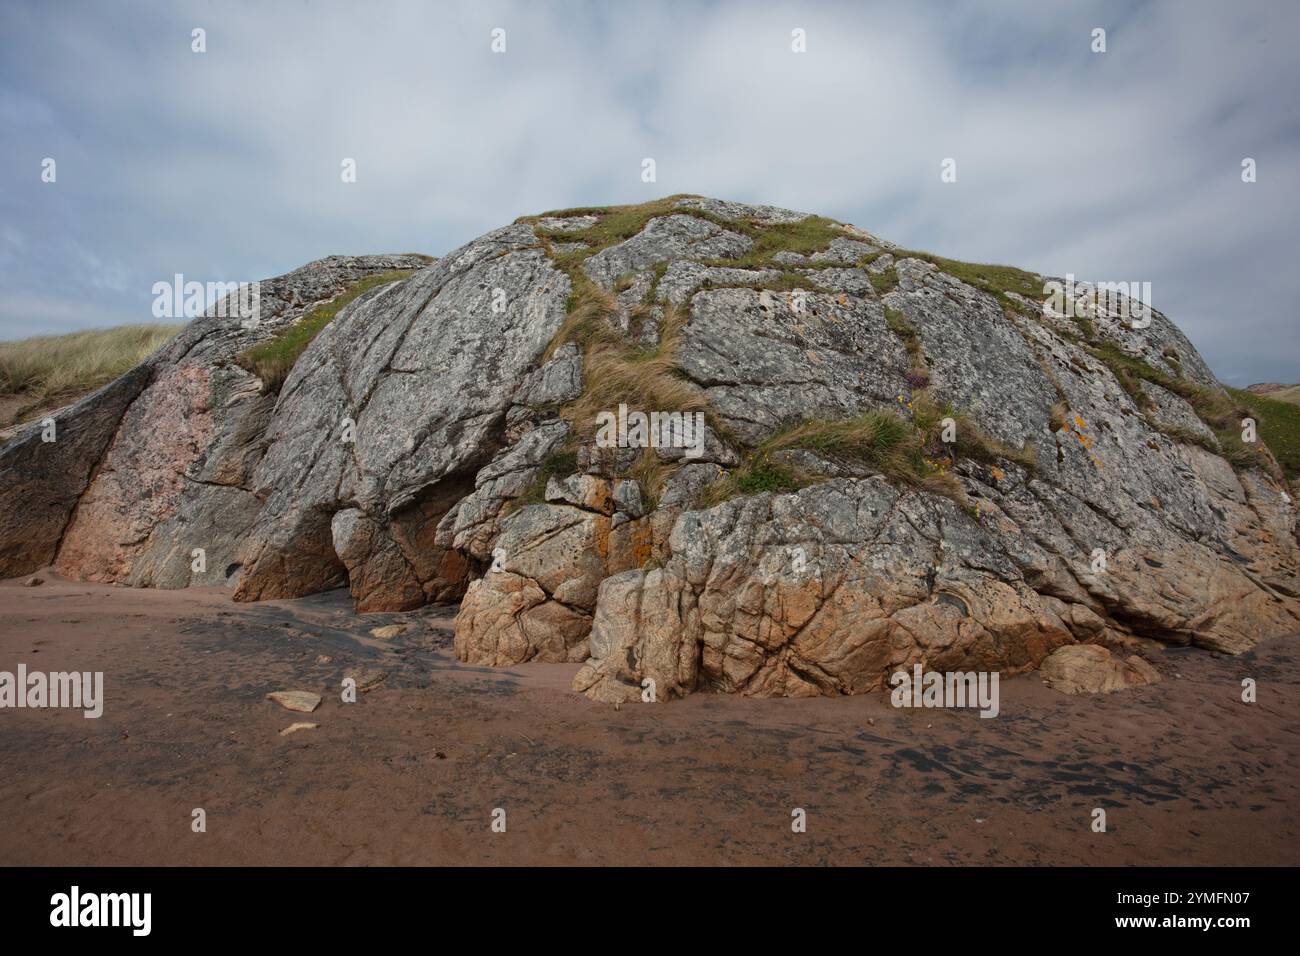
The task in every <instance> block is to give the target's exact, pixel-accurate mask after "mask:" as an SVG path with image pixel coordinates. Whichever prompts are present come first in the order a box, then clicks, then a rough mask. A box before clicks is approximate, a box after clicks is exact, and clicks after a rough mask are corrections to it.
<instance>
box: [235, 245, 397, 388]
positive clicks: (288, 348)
mask: <svg viewBox="0 0 1300 956" xmlns="http://www.w3.org/2000/svg"><path fill="white" fill-rule="evenodd" d="M415 271H416V270H414V269H392V270H390V271H388V272H381V273H378V274H377V275H372V276H366V277H365V278H364V279H359V280H358V281H356V282H354V283H353V284H352V285H350V286H349V287H348V288H347V290H346V291H344V292H343V293H341V294H340V295H338V296H335V297H334V298H333V299H331V300H330V301H329V302H326V303H324V304H322V305H318V306H316V308H314V309H312V310H311V312H309V313H308V314H307V315H305V316H303V317H302V318H301V319H299V320H298V321H297V322H295V323H294V324H293V325H291V326H289V327H288V328H286V329H284V330H283V331H282V332H281V333H280V334H279V335H277V336H276V337H275V338H273V339H270V340H268V341H266V342H262V343H261V344H260V345H255V346H253V347H252V348H250V349H245V350H244V351H243V352H241V353H240V354H239V355H238V356H236V358H235V362H236V363H237V364H238V365H239V366H240V367H241V368H243V369H245V370H246V371H248V372H251V373H252V374H254V375H256V376H257V377H258V378H260V379H261V380H262V390H263V391H264V392H279V391H280V387H281V386H282V385H283V384H284V380H285V379H286V378H288V377H289V371H290V369H292V368H293V366H294V363H295V362H297V361H298V357H299V356H301V355H302V353H303V352H305V351H306V350H307V346H309V345H311V343H312V340H313V339H314V338H316V336H317V335H319V334H320V331H321V329H323V328H325V326H327V325H329V324H330V323H331V322H332V321H334V317H335V316H336V315H338V314H339V312H341V311H342V310H343V309H344V307H345V306H347V305H349V304H350V303H352V302H353V301H354V300H356V299H357V298H358V297H359V296H360V295H362V294H363V293H366V292H369V291H370V290H371V289H374V288H377V287H379V286H381V285H387V284H388V283H390V282H397V281H399V280H401V279H406V278H407V277H409V276H411V275H413V274H414V273H415Z"/></svg>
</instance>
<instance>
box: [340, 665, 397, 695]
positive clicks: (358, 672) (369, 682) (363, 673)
mask: <svg viewBox="0 0 1300 956" xmlns="http://www.w3.org/2000/svg"><path fill="white" fill-rule="evenodd" d="M343 676H344V677H351V678H352V679H353V680H354V681H356V682H357V690H359V691H361V693H363V694H365V693H367V692H369V691H372V690H374V689H375V688H376V687H378V686H379V685H380V684H382V683H383V682H384V681H386V680H388V672H387V671H381V670H379V669H378V668H375V667H363V668H360V669H355V668H354V669H352V670H346V671H344V672H343Z"/></svg>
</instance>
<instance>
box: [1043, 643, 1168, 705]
mask: <svg viewBox="0 0 1300 956" xmlns="http://www.w3.org/2000/svg"><path fill="white" fill-rule="evenodd" d="M1042 674H1043V682H1044V683H1045V684H1047V686H1048V687H1051V688H1052V689H1053V690H1059V691H1061V692H1062V693H1064V694H1111V693H1114V692H1115V691H1117V690H1125V689H1127V688H1129V687H1142V686H1145V685H1146V684H1157V683H1159V682H1160V674H1159V672H1158V671H1157V670H1156V669H1155V668H1154V667H1152V666H1151V665H1150V664H1148V663H1147V662H1146V661H1145V660H1143V659H1142V658H1140V657H1138V656H1137V655H1136V654H1133V655H1130V656H1129V657H1127V658H1119V657H1116V656H1114V655H1112V654H1111V652H1110V651H1108V650H1106V648H1104V647H1099V646H1098V645H1096V644H1070V645H1068V646H1066V647H1060V648H1057V649H1056V650H1055V651H1053V652H1052V653H1051V654H1049V655H1048V656H1047V658H1046V659H1045V660H1044V661H1043V665H1042Z"/></svg>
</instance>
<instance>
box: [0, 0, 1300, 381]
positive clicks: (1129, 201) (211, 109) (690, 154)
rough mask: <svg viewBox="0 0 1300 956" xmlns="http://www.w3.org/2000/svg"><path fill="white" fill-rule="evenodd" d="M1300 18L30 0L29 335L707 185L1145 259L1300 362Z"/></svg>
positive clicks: (1207, 10)
mask: <svg viewBox="0 0 1300 956" xmlns="http://www.w3.org/2000/svg"><path fill="white" fill-rule="evenodd" d="M196 27H201V28H203V29H204V30H206V41H207V52H206V53H194V52H192V50H191V31H192V30H193V29H194V28H196ZM1096 27H1101V28H1104V29H1105V30H1106V31H1107V34H1106V47H1107V49H1106V52H1105V53H1094V52H1092V50H1091V45H1092V31H1093V29H1094V28H1096ZM494 28H501V29H504V30H505V39H506V51H505V52H504V53H494V52H493V51H492V49H491V31H492V30H493V29H494ZM796 28H798V29H802V30H804V31H805V33H806V38H807V40H806V45H807V50H806V52H804V53H795V52H793V51H792V50H791V31H792V30H794V29H796ZM1298 41H1300V4H1295V3H1289V2H1281V3H1279V2H1262V3H1254V2H1243V0H1233V2H1221V3H1209V2H1204V3H1202V2H1192V0H1169V2H1147V3H1143V2H1131V0H1130V2H1127V3H1113V4H1112V3H1105V2H1096V3H1084V2H1074V3H1056V2H1052V0H1023V2H1021V0H1002V2H992V0H990V2H982V3H980V2H961V3H957V2H938V0H933V2H925V0H916V2H893V3H879V4H875V3H863V2H858V3H845V4H838V3H831V2H818V3H771V4H764V3H759V2H744V3H740V2H737V3H727V2H715V3H703V2H698V3H687V2H682V3H668V2H664V3H655V2H650V0H638V2H631V0H627V2H607V3H590V4H587V3H579V2H544V0H528V2H520V3H499V4H491V3H480V2H472V3H465V4H454V3H437V2H419V3H417V2H409V3H399V2H393V3H389V2H384V0H372V2H366V3H353V2H338V3H332V2H318V0H310V2H308V0H297V2H289V0H281V2H261V3H251V2H250V3H240V2H232V0H224V2H215V0H213V2H194V3H183V2H182V3H177V2H168V3H162V2H159V3H144V2H135V3H128V2H99V3H84V4H78V3H51V2H30V3H28V2H21V0H4V2H3V3H0V129H2V130H3V136H2V137H0V176H2V177H3V179H2V180H0V181H2V182H3V188H2V189H0V338H18V337H23V336H28V335H35V334H43V333H55V332H64V331H68V330H71V329H77V328H85V327H92V326H106V325H114V324H119V323H123V322H140V321H150V320H151V315H150V305H151V302H152V294H151V291H150V290H151V287H152V285H153V283H154V282H156V281H159V280H165V279H170V277H171V276H172V275H173V274H174V273H177V272H180V273H183V274H184V275H185V276H186V277H187V278H189V279H199V280H201V281H208V280H214V281H218V280H219V281H229V280H239V281H246V280H250V279H258V278H265V277H267V276H272V275H278V274H280V273H283V272H287V271H289V270H290V269H293V268H295V267H297V266H299V265H302V264H303V263H305V262H307V261H309V260H311V259H315V258H318V257H320V256H323V255H328V254H331V253H364V252H407V251H413V252H427V253H430V254H434V255H438V254H441V253H443V252H446V251H448V250H450V249H452V248H454V247H456V246H457V245H459V244H461V243H463V242H465V241H467V240H469V239H471V238H473V237H474V236H476V235H478V234H480V233H482V232H484V231H486V230H488V229H490V228H493V227H495V226H498V225H502V224H504V223H507V222H509V221H511V220H512V219H514V218H515V217H516V216H518V215H520V214H523V213H529V212H540V211H542V210H545V209H553V208H559V207H565V206H575V205H595V204H606V203H628V202H639V201H642V200H645V199H650V198H655V197H658V196H663V195H667V194H670V193H676V192H692V193H702V194H706V195H713V196H719V197H723V198H729V199H739V200H751V201H759V202H768V203H775V204H778V205H783V206H789V207H793V208H796V209H802V210H806V211H809V212H818V213H822V214H825V215H828V216H832V217H834V218H836V219H840V220H843V221H847V222H852V223H856V224H857V225H860V226H862V227H864V228H866V229H869V230H871V231H873V232H875V233H877V234H878V235H881V236H883V237H885V238H888V239H891V240H893V241H895V242H898V243H900V244H902V245H905V246H907V247H911V248H921V249H928V250H931V251H933V252H937V253H940V254H943V255H947V256H952V257H955V258H961V259H968V260H975V261H984V262H1001V263H1007V264H1013V265H1019V266H1023V267H1028V268H1032V269H1035V270H1038V271H1042V272H1046V273H1050V274H1056V275H1063V274H1065V273H1066V272H1072V273H1074V274H1075V275H1076V276H1078V277H1079V278H1081V279H1093V280H1107V281H1149V282H1151V284H1152V292H1153V299H1154V304H1155V306H1156V307H1157V308H1159V309H1161V310H1162V311H1164V312H1165V313H1166V314H1168V315H1169V316H1170V317H1171V318H1172V319H1173V320H1174V321H1176V322H1177V323H1179V324H1180V325H1181V326H1182V327H1183V329H1184V330H1185V331H1187V333H1188V334H1189V335H1190V336H1191V338H1192V340H1193V342H1195V344H1196V345H1197V346H1198V347H1199V349H1200V350H1201V352H1202V353H1203V354H1204V355H1205V357H1206V358H1207V359H1208V361H1209V362H1210V364H1211V365H1212V366H1213V367H1214V369H1215V370H1216V371H1217V372H1218V373H1219V375H1220V377H1221V378H1223V379H1224V380H1225V381H1227V382H1230V383H1233V384H1247V383H1250V382H1255V381H1265V380H1278V381H1286V382H1295V381H1300V361H1298V360H1300V331H1298V330H1300V320H1298V319H1297V308H1298V307H1300V264H1298V263H1297V262H1296V258H1297V253H1298V252H1300V249H1298V248H1297V245H1298V244H1297V241H1296V237H1297V227H1296V221H1297V216H1296V213H1297V209H1298V208H1300V203H1298V202H1297V200H1298V199H1300V97H1297V95H1296V91H1297V89H1300V57H1297V55H1296V53H1295V49H1296V45H1297V42H1298ZM46 157H50V158H53V159H54V160H55V161H56V164H57V167H56V170H57V179H56V181H55V182H53V183H45V182H42V181H41V167H42V161H43V160H44V159H45V158H46ZM345 157H350V158H354V159H355V160H356V164H357V181H356V182H355V183H343V182H342V181H341V178H340V163H341V162H342V160H343V159H344V158H345ZM645 157H653V158H654V159H655V161H656V166H657V176H658V179H657V182H655V183H652V184H647V183H643V182H642V181H641V161H642V159H643V158H645ZM949 157H951V158H953V159H955V160H956V163H957V181H956V182H955V183H944V182H941V179H940V165H941V163H942V161H943V160H944V159H945V158H949ZM1245 157H1251V158H1253V159H1255V160H1256V163H1257V169H1258V181H1257V182H1255V183H1250V184H1247V183H1243V182H1242V178H1241V163H1242V160H1243V158H1245Z"/></svg>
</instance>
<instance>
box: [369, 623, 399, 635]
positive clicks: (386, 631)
mask: <svg viewBox="0 0 1300 956" xmlns="http://www.w3.org/2000/svg"><path fill="white" fill-rule="evenodd" d="M405 630H406V625H405V624H389V625H387V626H385V627H372V628H371V629H370V636H371V637H384V638H388V637H396V636H397V635H398V634H401V633H402V632H403V631H405Z"/></svg>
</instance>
